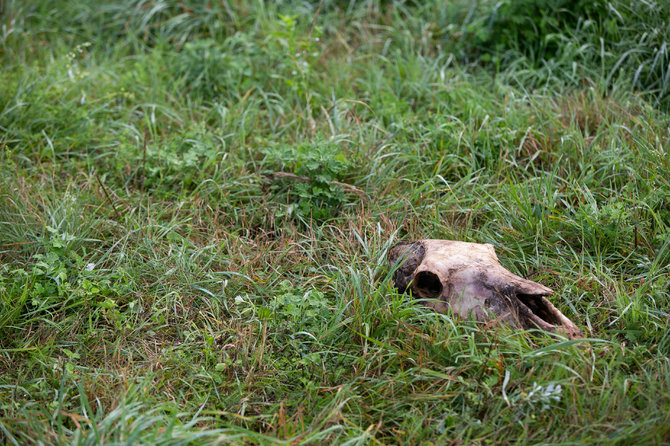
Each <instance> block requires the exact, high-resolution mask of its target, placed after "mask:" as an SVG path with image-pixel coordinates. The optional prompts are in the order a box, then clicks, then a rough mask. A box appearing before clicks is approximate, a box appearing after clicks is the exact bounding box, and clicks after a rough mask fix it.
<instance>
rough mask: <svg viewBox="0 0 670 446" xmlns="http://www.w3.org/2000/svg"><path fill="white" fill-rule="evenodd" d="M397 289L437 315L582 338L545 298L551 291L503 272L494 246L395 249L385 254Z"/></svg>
mask: <svg viewBox="0 0 670 446" xmlns="http://www.w3.org/2000/svg"><path fill="white" fill-rule="evenodd" d="M388 258H389V261H390V263H391V265H392V266H395V265H399V266H398V269H397V270H396V271H395V273H394V275H393V280H394V282H395V286H396V287H397V288H398V289H399V290H401V291H403V292H406V291H408V290H411V291H412V294H413V295H414V296H417V297H419V298H420V299H421V300H422V301H424V303H425V304H426V305H427V306H429V307H431V308H433V309H435V310H436V311H439V312H442V313H444V312H446V311H447V310H448V309H451V311H452V312H453V313H454V314H458V315H460V316H462V317H468V316H470V315H473V316H474V317H475V318H476V319H477V320H478V321H482V322H484V321H492V320H500V321H504V322H506V323H508V324H510V325H513V326H516V327H519V328H523V329H530V328H540V329H542V330H545V331H548V332H552V333H557V334H560V335H563V336H566V337H568V338H569V339H576V338H581V337H582V336H583V335H582V333H581V331H580V330H579V329H578V328H577V326H576V325H575V324H574V323H573V322H572V321H571V320H570V319H568V318H567V317H565V316H564V315H563V313H561V312H560V311H559V310H558V309H557V308H556V307H554V306H553V305H552V304H551V302H549V301H548V300H547V299H546V298H545V296H549V295H551V294H553V291H552V290H551V289H550V288H547V287H546V286H544V285H540V284H539V283H536V282H532V281H530V280H526V279H524V278H522V277H519V276H517V275H516V274H513V273H511V272H510V271H508V270H506V269H505V268H504V267H503V266H502V265H501V264H500V262H499V261H498V257H497V256H496V253H495V249H494V248H493V245H489V244H479V243H466V242H458V241H451V240H419V241H416V242H402V243H398V244H397V245H395V246H393V247H392V248H391V250H390V251H389V254H388Z"/></svg>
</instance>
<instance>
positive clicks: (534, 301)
mask: <svg viewBox="0 0 670 446" xmlns="http://www.w3.org/2000/svg"><path fill="white" fill-rule="evenodd" d="M516 297H517V298H518V299H519V300H520V301H521V302H522V303H523V304H524V305H525V306H527V307H528V309H529V310H530V311H532V312H533V314H534V315H535V316H537V317H539V318H540V319H542V320H543V321H545V322H548V323H550V324H552V325H556V324H559V323H560V320H559V319H558V317H557V316H556V314H554V312H553V311H551V309H550V308H549V307H548V306H547V305H546V304H545V303H544V301H543V300H542V297H541V296H533V295H530V294H522V293H519V294H517V296H516Z"/></svg>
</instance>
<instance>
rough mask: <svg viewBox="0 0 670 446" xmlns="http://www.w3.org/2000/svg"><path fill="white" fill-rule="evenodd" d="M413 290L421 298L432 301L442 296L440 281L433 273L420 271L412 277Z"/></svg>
mask: <svg viewBox="0 0 670 446" xmlns="http://www.w3.org/2000/svg"><path fill="white" fill-rule="evenodd" d="M414 288H415V289H416V291H417V292H418V293H419V295H421V297H427V298H433V299H434V298H436V297H439V296H440V294H442V281H440V278H439V277H437V274H435V273H431V272H430V271H421V272H420V273H418V274H417V275H416V276H415V277H414Z"/></svg>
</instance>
